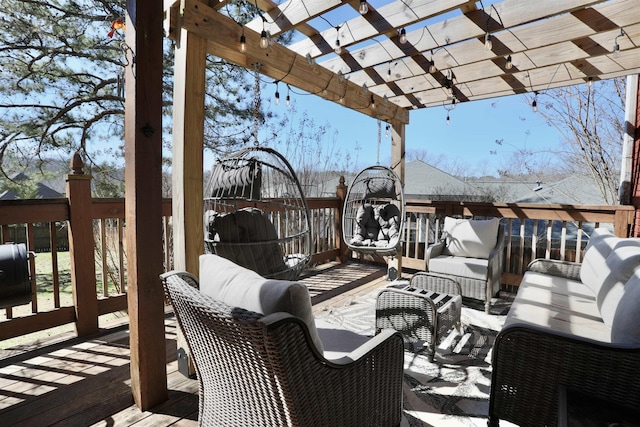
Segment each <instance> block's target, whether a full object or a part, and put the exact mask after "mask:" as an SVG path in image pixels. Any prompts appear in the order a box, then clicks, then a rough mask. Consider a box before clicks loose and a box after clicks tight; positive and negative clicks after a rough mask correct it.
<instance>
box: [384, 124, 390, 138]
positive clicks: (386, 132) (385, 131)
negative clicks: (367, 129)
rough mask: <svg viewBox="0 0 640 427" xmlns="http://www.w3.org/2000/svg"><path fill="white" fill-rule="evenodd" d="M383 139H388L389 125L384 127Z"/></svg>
mask: <svg viewBox="0 0 640 427" xmlns="http://www.w3.org/2000/svg"><path fill="white" fill-rule="evenodd" d="M384 137H385V138H389V123H387V125H386V126H385V127H384Z"/></svg>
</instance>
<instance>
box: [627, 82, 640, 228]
mask: <svg viewBox="0 0 640 427" xmlns="http://www.w3.org/2000/svg"><path fill="white" fill-rule="evenodd" d="M638 79H640V77H638V76H635V78H634V79H633V80H631V79H628V80H627V84H629V83H630V82H631V81H633V82H634V84H635V87H634V88H629V87H627V101H629V100H630V98H635V112H633V111H628V112H627V114H626V116H627V118H628V119H629V120H628V121H627V123H626V125H627V129H626V133H627V134H629V135H631V136H632V138H630V139H632V141H631V145H632V146H633V148H632V150H631V151H632V153H633V154H632V156H633V158H632V159H631V173H630V176H631V185H630V186H631V188H632V194H631V204H632V205H633V207H634V208H635V218H634V223H633V227H632V228H633V229H632V232H631V236H632V237H638V236H640V126H639V125H638V124H639V123H640V84H639V83H638ZM634 89H635V90H634ZM631 120H634V121H635V123H630V121H631Z"/></svg>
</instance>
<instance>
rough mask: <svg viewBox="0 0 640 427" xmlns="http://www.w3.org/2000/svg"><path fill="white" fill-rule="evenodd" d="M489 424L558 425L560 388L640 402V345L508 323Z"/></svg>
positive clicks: (501, 338)
mask: <svg viewBox="0 0 640 427" xmlns="http://www.w3.org/2000/svg"><path fill="white" fill-rule="evenodd" d="M492 372H493V373H492V380H491V397H490V404H489V425H490V426H493V425H497V421H498V420H499V419H503V420H507V421H510V422H513V423H515V424H518V425H555V424H556V423H557V419H558V418H557V417H558V387H559V386H560V385H563V386H565V387H566V388H568V389H572V390H577V391H580V392H582V393H585V394H589V395H593V396H594V397H596V398H599V399H603V400H605V401H611V402H615V403H618V404H620V405H622V406H627V407H630V408H633V407H637V405H638V402H640V387H639V386H638V384H637V375H638V373H640V345H626V344H611V343H603V342H599V341H595V340H590V339H585V338H580V337H576V336H574V335H571V334H566V333H560V332H556V331H552V330H550V329H548V328H544V327H539V326H533V325H526V324H512V325H508V326H506V327H505V328H503V330H502V331H501V332H500V334H499V335H498V337H497V338H496V342H495V345H494V347H493V361H492Z"/></svg>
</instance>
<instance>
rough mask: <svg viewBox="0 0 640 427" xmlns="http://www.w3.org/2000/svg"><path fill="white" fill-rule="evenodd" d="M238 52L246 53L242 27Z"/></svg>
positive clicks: (245, 39) (245, 40)
mask: <svg viewBox="0 0 640 427" xmlns="http://www.w3.org/2000/svg"><path fill="white" fill-rule="evenodd" d="M240 52H241V53H246V52H247V38H246V37H245V36H244V27H242V35H241V36H240Z"/></svg>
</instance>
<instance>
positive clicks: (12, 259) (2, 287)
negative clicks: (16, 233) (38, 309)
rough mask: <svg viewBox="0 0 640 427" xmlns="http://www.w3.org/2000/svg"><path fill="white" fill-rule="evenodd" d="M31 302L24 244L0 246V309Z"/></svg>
mask: <svg viewBox="0 0 640 427" xmlns="http://www.w3.org/2000/svg"><path fill="white" fill-rule="evenodd" d="M29 302H31V281H30V280H29V253H28V252H27V247H26V246H25V244H24V243H5V244H3V245H0V308H6V307H13V306H15V305H22V304H27V303H29Z"/></svg>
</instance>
